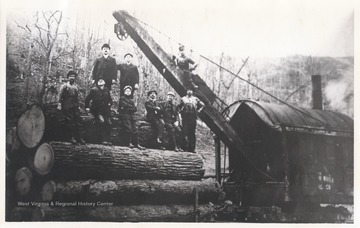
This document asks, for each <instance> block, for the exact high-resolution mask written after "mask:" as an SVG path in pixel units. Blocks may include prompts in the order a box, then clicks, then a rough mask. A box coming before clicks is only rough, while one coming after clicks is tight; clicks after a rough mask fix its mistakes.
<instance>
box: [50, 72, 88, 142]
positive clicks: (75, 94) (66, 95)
mask: <svg viewBox="0 0 360 228" xmlns="http://www.w3.org/2000/svg"><path fill="white" fill-rule="evenodd" d="M76 76H77V73H76V72H75V71H73V70H70V71H69V72H68V73H67V78H68V79H69V82H67V83H65V84H63V85H62V86H61V88H60V94H59V103H58V107H57V108H58V110H62V111H63V113H64V116H65V123H66V125H67V127H68V128H69V130H70V132H71V143H73V144H75V143H76V142H78V143H81V144H85V141H84V140H83V139H82V138H81V136H80V131H79V123H80V109H79V88H78V86H77V85H76V83H75V77H76Z"/></svg>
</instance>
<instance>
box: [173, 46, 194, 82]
mask: <svg viewBox="0 0 360 228" xmlns="http://www.w3.org/2000/svg"><path fill="white" fill-rule="evenodd" d="M173 60H174V61H175V64H176V65H177V66H178V67H179V68H180V69H182V70H183V72H184V75H185V77H186V79H187V80H188V82H189V83H190V86H191V87H190V88H194V89H197V88H198V86H197V85H195V83H194V81H193V74H192V71H193V70H195V69H196V67H197V66H198V65H197V64H196V63H195V62H194V60H192V59H191V58H189V57H187V56H186V54H185V47H184V45H180V46H179V55H178V56H177V57H176V56H173ZM191 66H192V67H191Z"/></svg>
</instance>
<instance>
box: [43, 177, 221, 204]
mask: <svg viewBox="0 0 360 228" xmlns="http://www.w3.org/2000/svg"><path fill="white" fill-rule="evenodd" d="M193 189H197V191H198V195H199V202H200V203H208V202H215V201H216V200H217V199H218V197H219V195H220V192H221V188H220V185H219V183H218V182H217V181H216V180H215V179H204V180H201V181H183V180H115V181H94V180H87V181H68V182H58V183H55V182H54V181H49V182H47V183H46V184H45V185H44V186H43V189H42V194H43V200H45V201H54V200H58V201H73V200H80V199H81V200H84V201H88V202H96V201H108V202H112V203H114V205H138V204H191V203H193V202H194V197H195V196H194V192H193Z"/></svg>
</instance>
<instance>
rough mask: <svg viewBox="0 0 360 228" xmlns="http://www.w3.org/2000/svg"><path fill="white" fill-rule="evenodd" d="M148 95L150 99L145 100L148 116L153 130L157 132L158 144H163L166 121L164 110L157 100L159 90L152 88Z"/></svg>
mask: <svg viewBox="0 0 360 228" xmlns="http://www.w3.org/2000/svg"><path fill="white" fill-rule="evenodd" d="M147 95H148V100H147V101H146V102H145V108H146V118H147V120H148V121H149V122H150V123H151V126H152V128H153V130H154V131H155V132H156V142H157V144H158V145H161V143H162V133H163V130H164V125H165V123H164V120H163V119H162V110H161V108H160V106H159V104H158V102H157V100H156V96H157V92H156V91H155V90H151V91H149V92H148V93H147ZM161 147H162V146H161Z"/></svg>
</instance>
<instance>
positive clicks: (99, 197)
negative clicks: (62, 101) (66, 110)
mask: <svg viewBox="0 0 360 228" xmlns="http://www.w3.org/2000/svg"><path fill="white" fill-rule="evenodd" d="M42 110H43V109H42V108H40V107H39V106H32V107H31V108H30V109H28V110H26V111H25V112H24V113H23V114H22V115H21V117H20V118H19V121H18V124H17V127H16V128H14V129H11V131H10V132H9V133H8V136H9V137H8V140H7V161H8V163H7V179H6V180H7V186H6V200H7V202H6V203H7V205H6V208H7V211H6V212H7V213H6V219H7V220H8V221H28V220H32V221H128V222H134V221H136V222H144V221H183V222H184V221H195V219H196V220H198V221H207V220H208V219H210V217H211V215H212V213H213V208H212V206H211V204H209V203H210V202H214V201H216V200H217V198H218V197H219V195H220V193H221V189H220V186H219V184H218V183H217V182H216V181H215V180H214V179H203V175H204V168H203V159H202V157H201V156H200V155H198V154H193V153H186V152H182V153H177V152H173V151H167V150H154V149H145V150H139V149H130V148H127V147H121V146H104V145H99V144H86V145H72V144H70V143H68V142H65V141H64V140H63V141H48V140H47V139H49V138H51V137H54V136H56V137H59V135H56V134H55V133H54V132H59V131H62V129H64V126H63V125H58V126H57V127H56V128H55V127H54V125H50V126H51V129H49V128H50V126H49V125H46V123H48V122H49V120H48V119H46V118H47V117H48V116H49V115H53V117H54V116H55V115H59V114H58V113H55V112H54V113H52V114H49V113H46V112H45V115H44V112H43V111H42ZM53 117H51V118H53ZM53 123H54V121H53ZM58 123H60V122H58ZM45 126H46V127H45ZM51 132H52V133H53V135H51V136H50V137H49V136H47V135H46V134H50V133H51ZM10 133H12V134H10ZM59 139H61V138H59ZM62 139H63V138H62Z"/></svg>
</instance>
